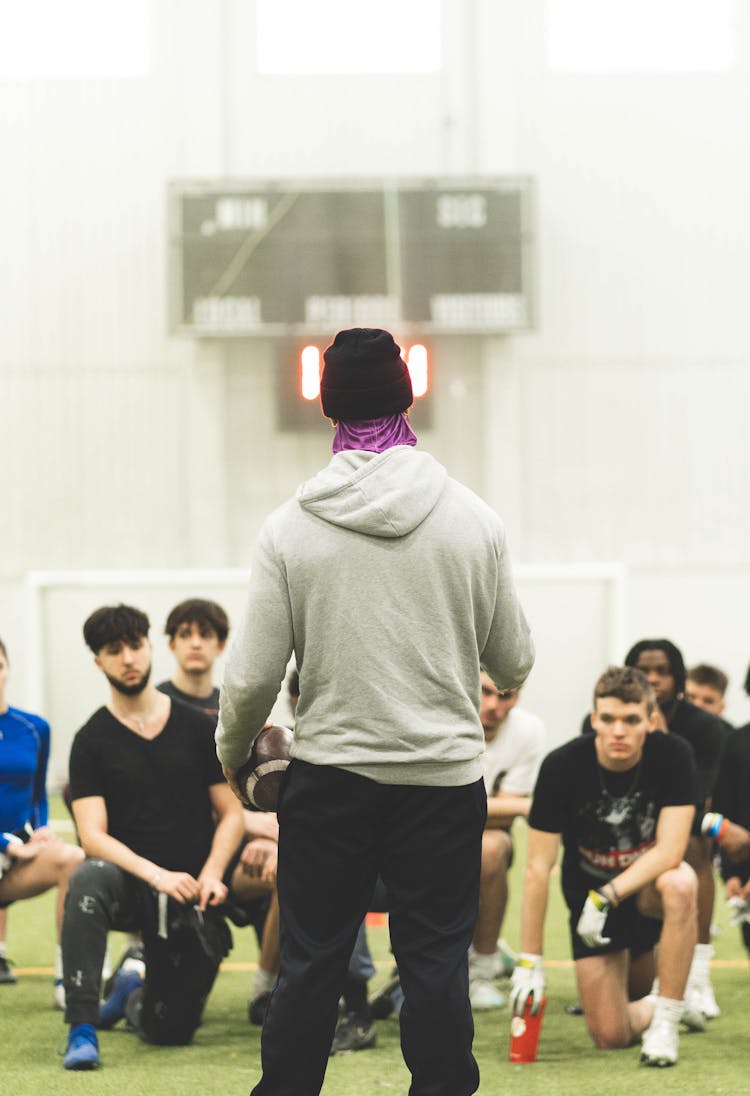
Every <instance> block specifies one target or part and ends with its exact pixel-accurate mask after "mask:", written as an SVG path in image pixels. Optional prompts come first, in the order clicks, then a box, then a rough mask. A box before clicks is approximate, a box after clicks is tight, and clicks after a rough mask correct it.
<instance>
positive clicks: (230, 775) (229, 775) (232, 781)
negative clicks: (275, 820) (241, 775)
mask: <svg viewBox="0 0 750 1096" xmlns="http://www.w3.org/2000/svg"><path fill="white" fill-rule="evenodd" d="M221 770H222V772H223V773H224V776H225V777H226V779H227V784H228V785H229V787H230V788H231V789H232V791H233V792H234V794H235V795H236V796H237V798H238V799H239V801H240V803H241V804H242V806H243V807H249V806H250V803H249V802H248V800H247V796H245V795H244V794H243V793H242V792H241V791H240V786H239V784H238V783H237V773H238V771H239V770H238V769H230V768H229V766H228V765H222V766H221Z"/></svg>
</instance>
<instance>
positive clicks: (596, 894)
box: [589, 890, 612, 913]
mask: <svg viewBox="0 0 750 1096" xmlns="http://www.w3.org/2000/svg"><path fill="white" fill-rule="evenodd" d="M589 901H590V902H592V903H593V905H595V906H596V908H597V909H598V910H599V912H600V913H602V912H603V911H604V910H608V909H609V907H610V906H611V905H612V903H611V902H610V900H609V898H607V896H606V894H603V893H602V892H601V891H600V890H590V891H589Z"/></svg>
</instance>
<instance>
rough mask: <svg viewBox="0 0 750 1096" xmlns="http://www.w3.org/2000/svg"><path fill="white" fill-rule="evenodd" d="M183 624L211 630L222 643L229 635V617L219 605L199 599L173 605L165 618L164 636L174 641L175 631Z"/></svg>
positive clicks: (194, 598) (193, 598)
mask: <svg viewBox="0 0 750 1096" xmlns="http://www.w3.org/2000/svg"><path fill="white" fill-rule="evenodd" d="M183 624H197V625H198V627H199V628H200V627H204V628H212V629H213V631H214V632H216V635H217V636H218V637H219V640H220V642H222V643H223V642H224V640H225V639H226V638H227V636H228V635H229V617H228V616H227V614H226V613H225V612H224V610H223V609H222V607H221V605H217V603H216V602H215V601H206V599H205V598H201V597H189V598H188V599H187V600H186V601H181V602H180V604H179V605H175V607H174V609H173V610H172V612H171V613H170V614H169V616H168V617H167V623H166V624H165V625H164V634H165V635H168V636H169V638H170V639H174V637H175V635H176V634H177V629H178V628H179V627H181V626H182V625H183Z"/></svg>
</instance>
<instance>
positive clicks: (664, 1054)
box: [641, 1015, 679, 1067]
mask: <svg viewBox="0 0 750 1096" xmlns="http://www.w3.org/2000/svg"><path fill="white" fill-rule="evenodd" d="M678 1042H679V1036H678V1034H677V1025H676V1024H674V1023H672V1022H671V1021H670V1020H669V1019H668V1018H667V1017H665V1016H659V1015H655V1016H654V1018H653V1020H652V1021H651V1024H650V1025H649V1027H647V1028H646V1030H645V1031H644V1033H643V1042H642V1044H641V1061H642V1062H643V1064H644V1065H647V1066H660V1067H661V1066H673V1065H675V1063H676V1062H677V1044H678Z"/></svg>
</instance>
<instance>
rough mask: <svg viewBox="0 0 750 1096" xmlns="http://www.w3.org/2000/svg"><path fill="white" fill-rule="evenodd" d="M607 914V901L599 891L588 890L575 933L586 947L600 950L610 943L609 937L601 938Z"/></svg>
mask: <svg viewBox="0 0 750 1096" xmlns="http://www.w3.org/2000/svg"><path fill="white" fill-rule="evenodd" d="M608 914H609V902H608V901H607V899H606V898H605V897H604V895H603V894H601V893H600V892H599V891H596V890H590V891H589V896H588V898H587V899H586V902H585V904H584V907H583V909H582V911H581V916H580V917H579V918H578V924H577V925H576V932H577V933H578V935H579V936H580V937H581V939H582V940H583V942H584V944H586V946H587V947H589V948H602V947H604V946H605V945H606V944H608V943H609V942H610V937H608V936H602V930H603V929H604V923H605V921H606V920H607V915H608Z"/></svg>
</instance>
